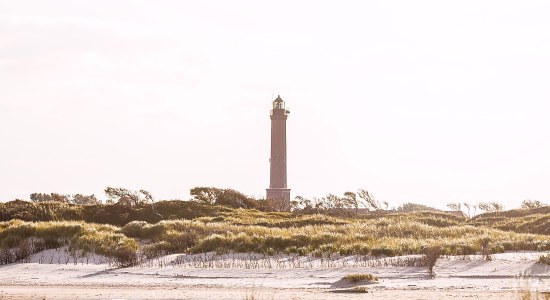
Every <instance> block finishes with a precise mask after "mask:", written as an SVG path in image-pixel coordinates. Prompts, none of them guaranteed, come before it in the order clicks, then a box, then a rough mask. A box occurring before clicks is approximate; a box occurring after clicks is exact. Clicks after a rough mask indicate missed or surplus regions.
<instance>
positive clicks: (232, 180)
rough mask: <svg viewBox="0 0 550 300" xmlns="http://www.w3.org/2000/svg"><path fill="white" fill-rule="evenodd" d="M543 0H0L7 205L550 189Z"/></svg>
mask: <svg viewBox="0 0 550 300" xmlns="http://www.w3.org/2000/svg"><path fill="white" fill-rule="evenodd" d="M549 16H550V2H549V1H502V0H496V1H480V0H475V1H441V0H437V1H409V0H405V1H330V2H329V1H269V2H268V1H136V0H131V1H130V0H129V1H97V0H95V1H75V0H65V1H21V0H13V1H5V0H4V1H1V2H0V201H9V200H12V199H15V198H23V199H28V197H29V194H30V193H32V192H48V193H49V192H58V193H67V194H74V193H85V194H92V193H95V194H96V195H98V196H99V197H100V198H102V199H104V198H105V196H104V194H103V192H102V191H103V189H104V188H105V187H106V186H121V187H126V188H130V189H141V188H143V189H146V190H149V191H151V192H152V193H153V195H154V196H155V197H156V198H157V199H176V198H177V199H187V198H189V189H190V188H191V187H193V186H198V185H206V186H216V187H230V188H235V189H237V190H240V191H242V192H244V193H245V194H249V195H254V196H263V195H264V194H265V188H267V186H268V184H269V178H268V176H269V162H268V159H269V139H270V138H269V134H270V129H269V126H270V120H269V110H270V106H271V101H272V100H273V99H274V98H275V97H276V96H277V95H278V94H280V95H281V97H282V98H283V99H284V100H285V101H286V102H287V106H288V107H290V110H291V114H290V117H289V119H288V139H289V141H288V146H289V149H288V162H289V166H288V168H289V171H288V172H289V174H288V176H289V178H288V183H289V187H290V188H292V196H293V197H294V196H296V195H302V196H306V197H312V196H323V195H325V194H327V193H329V192H331V193H337V194H342V193H343V192H345V191H348V190H356V189H357V188H366V189H368V190H370V191H371V192H372V193H373V194H374V195H375V196H376V197H377V198H378V199H379V200H381V201H388V202H390V205H391V206H398V205H399V204H401V203H404V202H417V203H423V204H426V205H431V206H435V207H438V208H444V207H445V204H446V203H449V202H455V201H461V202H465V201H467V202H472V203H477V202H480V201H500V202H502V203H504V204H505V207H506V208H512V207H517V206H519V204H520V202H521V201H522V200H523V199H526V198H531V199H538V200H541V201H545V202H550V133H549V130H550V119H549V113H550V104H549V101H550V17H549Z"/></svg>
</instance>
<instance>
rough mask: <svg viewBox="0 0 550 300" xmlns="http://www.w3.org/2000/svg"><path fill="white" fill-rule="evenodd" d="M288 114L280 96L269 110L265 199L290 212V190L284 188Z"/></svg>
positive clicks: (279, 208)
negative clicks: (267, 177) (269, 143)
mask: <svg viewBox="0 0 550 300" xmlns="http://www.w3.org/2000/svg"><path fill="white" fill-rule="evenodd" d="M289 113H290V112H289V111H288V110H286V108H285V102H284V101H283V99H281V96H277V99H275V101H273V109H272V110H271V159H270V160H269V162H270V181H269V188H268V189H267V196H266V198H267V199H271V200H274V201H275V203H277V204H278V205H277V208H278V210H290V189H288V188H287V186H286V119H287V117H288V114H289Z"/></svg>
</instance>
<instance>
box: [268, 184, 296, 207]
mask: <svg viewBox="0 0 550 300" xmlns="http://www.w3.org/2000/svg"><path fill="white" fill-rule="evenodd" d="M266 191H267V193H266V199H267V200H269V201H271V205H272V208H273V210H275V211H290V189H266Z"/></svg>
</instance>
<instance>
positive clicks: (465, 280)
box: [0, 249, 550, 299]
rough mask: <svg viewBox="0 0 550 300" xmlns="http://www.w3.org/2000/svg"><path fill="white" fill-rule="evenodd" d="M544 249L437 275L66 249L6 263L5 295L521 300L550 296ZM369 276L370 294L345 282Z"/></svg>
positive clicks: (451, 262)
mask: <svg viewBox="0 0 550 300" xmlns="http://www.w3.org/2000/svg"><path fill="white" fill-rule="evenodd" d="M541 254H542V253H537V252H521V253H503V254H495V255H492V256H491V260H484V259H483V258H482V257H481V256H457V257H453V256H451V257H444V258H440V259H439V260H438V262H437V264H436V266H435V268H434V271H435V274H436V276H435V277H434V278H431V277H430V276H429V274H428V273H427V271H426V269H425V268H423V267H407V266H399V265H400V264H403V263H406V262H407V261H411V260H412V259H414V258H415V257H414V256H408V257H395V258H386V259H368V260H364V259H359V258H358V257H355V256H348V257H333V258H331V259H326V258H325V259H319V258H312V257H298V256H294V257H293V256H288V255H286V256H275V257H267V256H263V255H259V254H231V255H215V254H213V253H209V254H197V255H184V254H174V255H168V256H163V257H160V258H157V259H155V260H150V261H146V262H145V263H142V264H140V265H139V266H136V267H130V268H114V267H113V266H112V265H111V264H110V263H109V261H108V259H106V258H104V257H100V256H86V257H80V258H77V259H76V260H75V259H74V258H72V257H69V256H68V255H67V254H66V252H65V250H64V249H57V250H46V251H43V252H41V253H36V254H34V255H33V256H31V257H30V258H29V259H28V262H26V263H16V264H9V265H4V266H1V267H0V282H1V284H0V299H247V297H248V299H251V298H253V299H343V298H345V299H365V298H366V295H372V296H373V297H374V298H376V299H404V298H407V299H520V293H524V294H525V293H527V292H528V291H530V292H533V293H534V292H537V293H538V296H539V298H541V299H546V298H544V297H547V298H548V296H549V295H550V267H549V266H547V265H542V264H538V263H536V261H537V259H538V257H539V256H540V255H541ZM360 273H370V274H373V275H376V276H378V278H379V281H378V282H377V283H371V284H364V285H362V286H364V287H366V290H367V291H368V293H353V292H351V291H352V290H353V288H354V287H355V286H356V285H355V284H351V283H350V282H346V281H345V280H342V278H343V277H345V276H346V275H350V274H360Z"/></svg>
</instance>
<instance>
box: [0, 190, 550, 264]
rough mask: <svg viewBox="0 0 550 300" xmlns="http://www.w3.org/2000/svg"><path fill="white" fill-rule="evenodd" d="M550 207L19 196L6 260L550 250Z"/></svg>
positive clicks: (2, 210) (4, 212)
mask: <svg viewBox="0 0 550 300" xmlns="http://www.w3.org/2000/svg"><path fill="white" fill-rule="evenodd" d="M549 230H550V208H549V207H542V208H535V209H522V210H513V211H505V212H498V213H489V214H482V215H479V216H476V217H474V218H472V219H467V218H463V217H459V216H456V215H453V214H449V213H445V212H410V213H405V212H399V213H398V212H371V213H368V214H354V213H349V212H347V211H342V212H340V213H337V212H334V213H332V214H318V213H303V212H293V213H292V212H261V211H258V210H252V209H242V208H239V209H235V208H229V207H224V206H215V205H208V204H199V203H194V202H186V201H160V202H157V203H155V204H144V205H140V206H134V207H128V206H121V205H116V204H114V205H104V204H97V205H75V204H67V203H56V202H40V203H30V202H25V201H12V202H7V203H2V204H0V263H9V262H14V261H19V260H24V259H25V257H28V256H29V255H31V254H32V253H36V252H38V251H42V250H45V249H51V248H59V247H62V246H66V247H67V249H68V250H69V251H70V252H71V253H73V254H74V255H81V254H83V253H96V254H101V255H104V256H106V257H110V258H112V259H113V261H114V262H116V264H117V265H119V266H129V265H134V264H136V263H137V262H139V261H140V260H142V259H148V258H154V257H157V256H161V255H167V254H171V253H204V252H212V251H214V252H216V253H263V254H266V255H273V254H278V253H285V254H299V255H311V256H317V257H320V256H324V255H334V254H339V255H368V256H373V257H380V256H399V255H407V254H423V253H424V252H425V250H426V249H428V248H430V247H432V248H433V247H437V248H438V249H440V251H441V255H470V254H483V255H486V256H487V257H489V255H490V254H492V253H500V252H504V251H520V250H531V251H550V236H549V235H550V232H549Z"/></svg>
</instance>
